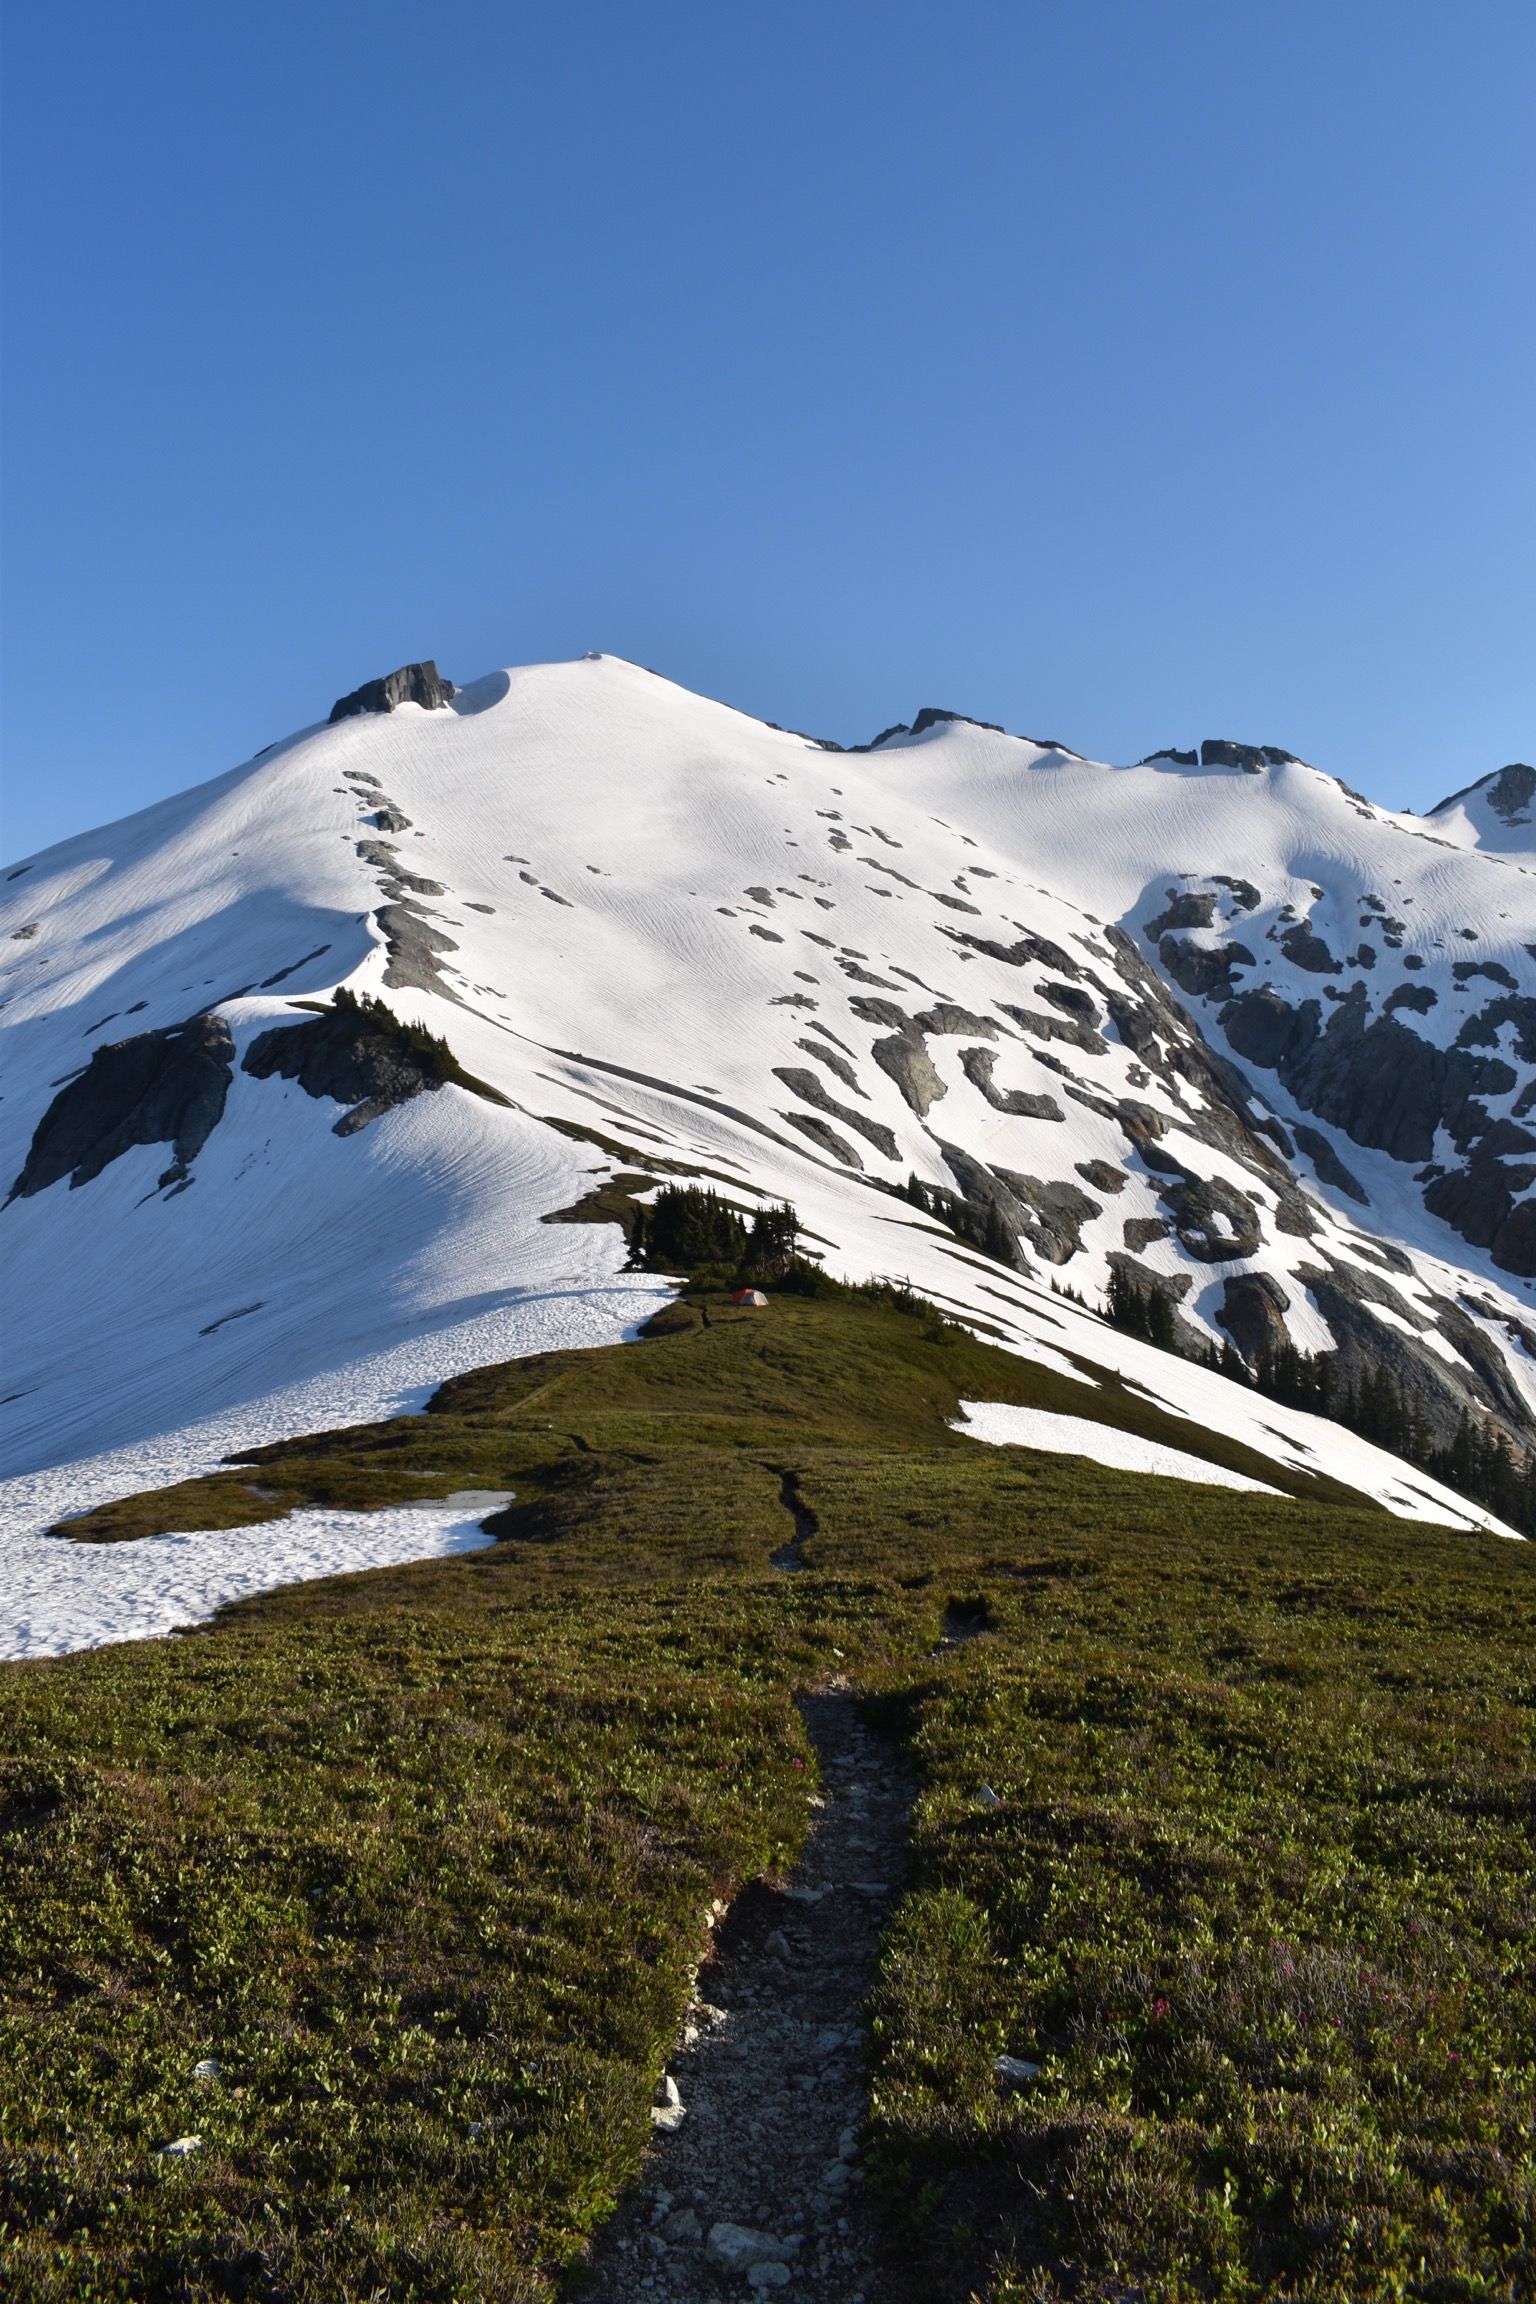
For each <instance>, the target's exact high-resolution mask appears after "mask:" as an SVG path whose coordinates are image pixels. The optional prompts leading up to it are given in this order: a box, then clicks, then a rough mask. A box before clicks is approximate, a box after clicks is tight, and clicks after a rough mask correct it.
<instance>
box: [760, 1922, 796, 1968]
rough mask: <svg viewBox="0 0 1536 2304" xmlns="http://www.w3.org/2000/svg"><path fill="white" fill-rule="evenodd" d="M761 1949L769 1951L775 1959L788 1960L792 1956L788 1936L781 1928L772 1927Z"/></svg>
mask: <svg viewBox="0 0 1536 2304" xmlns="http://www.w3.org/2000/svg"><path fill="white" fill-rule="evenodd" d="M763 1950H764V1951H765V1952H769V1953H771V1954H772V1955H773V1957H774V1958H775V1959H776V1960H788V1959H790V1958H791V1957H792V1955H791V1953H790V1949H789V1938H788V1937H787V1936H786V1935H785V1933H784V1931H783V1929H782V1928H775V1929H774V1931H773V1933H772V1935H771V1936H769V1937H768V1939H767V1940H766V1942H765V1943H764V1945H763Z"/></svg>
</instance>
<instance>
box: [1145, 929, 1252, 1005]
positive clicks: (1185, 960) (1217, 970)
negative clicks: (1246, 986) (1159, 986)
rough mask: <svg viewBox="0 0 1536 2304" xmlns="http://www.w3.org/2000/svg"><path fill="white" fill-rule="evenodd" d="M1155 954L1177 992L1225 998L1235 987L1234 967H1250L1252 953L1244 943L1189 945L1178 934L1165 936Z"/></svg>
mask: <svg viewBox="0 0 1536 2304" xmlns="http://www.w3.org/2000/svg"><path fill="white" fill-rule="evenodd" d="M1157 956H1158V958H1159V960H1161V962H1162V964H1163V966H1164V967H1165V968H1166V969H1167V971H1168V973H1169V975H1170V976H1171V977H1172V978H1173V980H1174V982H1175V984H1177V985H1178V987H1179V989H1180V991H1181V992H1189V993H1193V994H1194V996H1195V997H1196V999H1203V1000H1209V999H1216V1000H1228V999H1230V998H1231V996H1232V994H1233V993H1234V992H1235V991H1236V990H1237V979H1236V978H1235V976H1234V975H1233V973H1232V971H1233V970H1234V968H1251V967H1252V966H1253V964H1254V960H1253V954H1252V953H1251V952H1250V951H1249V949H1248V947H1247V945H1246V944H1239V943H1237V942H1235V941H1234V942H1233V943H1231V944H1221V945H1203V944H1190V943H1187V942H1185V940H1184V939H1183V938H1182V937H1178V936H1165V937H1164V938H1163V940H1162V942H1161V943H1160V944H1159V945H1158V948H1157Z"/></svg>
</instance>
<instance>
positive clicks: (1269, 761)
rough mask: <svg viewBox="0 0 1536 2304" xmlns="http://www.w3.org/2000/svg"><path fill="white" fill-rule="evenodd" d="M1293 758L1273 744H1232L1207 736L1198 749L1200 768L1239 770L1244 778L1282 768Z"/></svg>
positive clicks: (1289, 753)
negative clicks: (1270, 769) (1269, 769)
mask: <svg viewBox="0 0 1536 2304" xmlns="http://www.w3.org/2000/svg"><path fill="white" fill-rule="evenodd" d="M1295 757H1296V755H1295V753H1294V752H1282V751H1281V750H1280V749H1279V747H1278V746H1277V745H1274V744H1234V743H1232V742H1231V741H1230V740H1229V738H1227V737H1225V736H1207V737H1206V739H1205V741H1204V743H1203V744H1202V745H1201V747H1200V765H1201V767H1202V768H1240V769H1241V770H1242V772H1243V774H1244V775H1245V776H1262V775H1263V773H1264V771H1265V769H1266V768H1283V767H1284V766H1285V765H1286V763H1287V762H1288V761H1292V760H1294V759H1295Z"/></svg>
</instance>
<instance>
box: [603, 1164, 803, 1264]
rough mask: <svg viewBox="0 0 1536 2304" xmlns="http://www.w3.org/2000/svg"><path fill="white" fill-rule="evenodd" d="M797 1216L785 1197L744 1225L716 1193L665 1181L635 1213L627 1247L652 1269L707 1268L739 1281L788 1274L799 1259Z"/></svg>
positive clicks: (637, 1259)
mask: <svg viewBox="0 0 1536 2304" xmlns="http://www.w3.org/2000/svg"><path fill="white" fill-rule="evenodd" d="M799 1238H800V1219H799V1217H798V1216H797V1215H796V1214H795V1211H794V1209H793V1208H792V1207H791V1206H790V1205H789V1202H788V1201H787V1200H786V1201H784V1202H783V1203H782V1204H781V1205H780V1206H779V1207H776V1208H759V1209H758V1210H757V1212H756V1214H755V1215H754V1216H753V1218H752V1221H751V1223H750V1224H748V1223H747V1222H746V1220H745V1218H744V1217H743V1216H742V1214H741V1211H740V1210H739V1209H737V1208H733V1207H732V1206H731V1205H730V1203H729V1201H726V1200H722V1199H721V1197H720V1195H719V1193H718V1192H712V1191H710V1190H708V1189H707V1187H704V1186H701V1185H697V1184H664V1185H663V1186H662V1188H661V1190H660V1191H659V1192H658V1193H657V1195H656V1197H655V1199H654V1200H653V1201H652V1202H651V1204H650V1206H649V1207H648V1208H646V1207H642V1208H640V1209H639V1210H637V1212H636V1216H635V1224H634V1230H633V1232H632V1233H631V1235H630V1249H631V1252H632V1254H633V1257H634V1261H635V1262H636V1263H637V1264H639V1265H642V1266H644V1267H645V1268H646V1269H647V1270H649V1271H653V1272H712V1273H720V1274H725V1275H729V1276H730V1277H732V1278H734V1279H739V1280H741V1281H743V1282H745V1281H751V1280H778V1281H782V1280H784V1279H785V1278H787V1277H788V1276H789V1275H790V1273H791V1272H792V1270H793V1269H794V1267H795V1265H796V1264H797V1263H798V1262H799V1261H800V1259H799V1257H798V1256H797V1253H796V1250H797V1247H798V1243H799Z"/></svg>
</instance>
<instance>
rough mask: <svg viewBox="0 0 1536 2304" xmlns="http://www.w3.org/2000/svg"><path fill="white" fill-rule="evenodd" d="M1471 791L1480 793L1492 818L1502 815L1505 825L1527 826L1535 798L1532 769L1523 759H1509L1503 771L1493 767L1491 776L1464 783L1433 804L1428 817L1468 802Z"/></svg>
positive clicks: (1535, 777)
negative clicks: (1489, 809)
mask: <svg viewBox="0 0 1536 2304" xmlns="http://www.w3.org/2000/svg"><path fill="white" fill-rule="evenodd" d="M1474 792H1481V793H1483V794H1484V796H1485V797H1486V799H1487V802H1488V805H1489V807H1490V808H1491V809H1492V810H1493V812H1494V814H1495V816H1502V817H1503V819H1504V822H1505V823H1506V824H1508V825H1510V826H1515V825H1523V824H1527V823H1529V821H1530V817H1529V814H1528V811H1529V809H1530V805H1531V802H1532V800H1533V798H1536V768H1533V767H1531V766H1530V764H1529V762H1527V761H1525V760H1511V761H1510V763H1509V766H1508V767H1507V768H1497V769H1495V770H1494V772H1493V774H1492V775H1491V776H1480V777H1479V778H1478V780H1477V782H1476V783H1475V784H1464V785H1463V786H1462V788H1461V790H1460V791H1459V792H1452V793H1451V794H1450V796H1449V797H1448V798H1447V799H1444V800H1440V801H1437V802H1436V804H1435V806H1434V807H1433V808H1431V810H1430V814H1431V816H1438V815H1440V813H1441V812H1442V810H1444V809H1446V808H1454V807H1455V805H1456V803H1457V801H1458V800H1470V798H1471V797H1472V794H1473V793H1474Z"/></svg>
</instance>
